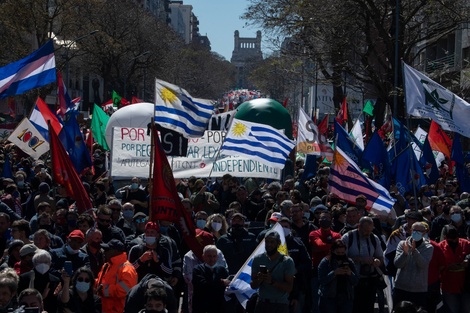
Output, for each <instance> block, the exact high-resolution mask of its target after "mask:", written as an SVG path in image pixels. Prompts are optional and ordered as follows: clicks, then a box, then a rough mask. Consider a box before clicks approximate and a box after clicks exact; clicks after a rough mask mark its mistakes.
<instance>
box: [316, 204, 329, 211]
mask: <svg viewBox="0 0 470 313" xmlns="http://www.w3.org/2000/svg"><path fill="white" fill-rule="evenodd" d="M316 211H328V208H327V207H326V206H325V205H323V204H319V205H317V206H316V207H314V208H313V212H316Z"/></svg>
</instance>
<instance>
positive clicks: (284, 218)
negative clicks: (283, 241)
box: [278, 216, 292, 224]
mask: <svg viewBox="0 0 470 313" xmlns="http://www.w3.org/2000/svg"><path fill="white" fill-rule="evenodd" d="M278 222H279V223H280V222H287V223H289V224H292V221H291V220H290V218H288V217H285V216H284V217H281V218H280V219H279V220H278Z"/></svg>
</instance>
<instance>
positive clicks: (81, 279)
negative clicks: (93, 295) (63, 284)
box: [77, 277, 90, 283]
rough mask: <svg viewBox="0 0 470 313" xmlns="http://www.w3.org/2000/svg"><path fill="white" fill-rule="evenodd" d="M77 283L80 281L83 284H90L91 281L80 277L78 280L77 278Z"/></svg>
mask: <svg viewBox="0 0 470 313" xmlns="http://www.w3.org/2000/svg"><path fill="white" fill-rule="evenodd" d="M77 281H79V282H81V283H82V282H85V283H89V282H90V280H89V279H88V278H83V277H78V278H77Z"/></svg>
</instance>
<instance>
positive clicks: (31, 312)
mask: <svg viewBox="0 0 470 313" xmlns="http://www.w3.org/2000/svg"><path fill="white" fill-rule="evenodd" d="M23 310H24V313H41V312H40V311H39V308H24V309H23Z"/></svg>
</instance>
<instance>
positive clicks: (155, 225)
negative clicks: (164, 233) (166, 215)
mask: <svg viewBox="0 0 470 313" xmlns="http://www.w3.org/2000/svg"><path fill="white" fill-rule="evenodd" d="M147 229H155V230H156V231H158V232H160V225H158V223H157V222H147V224H145V230H147Z"/></svg>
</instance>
